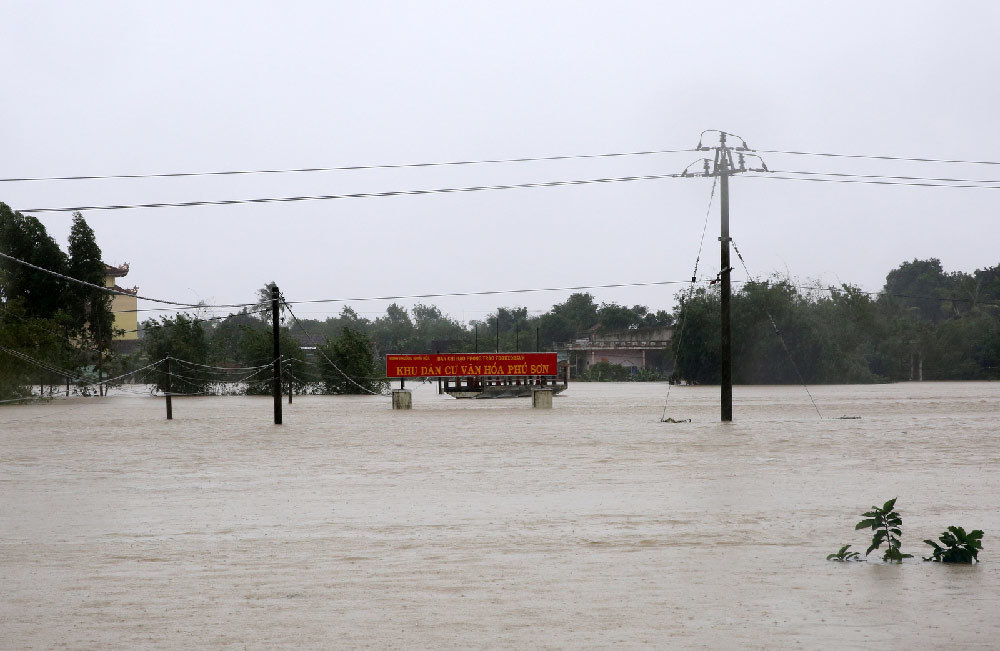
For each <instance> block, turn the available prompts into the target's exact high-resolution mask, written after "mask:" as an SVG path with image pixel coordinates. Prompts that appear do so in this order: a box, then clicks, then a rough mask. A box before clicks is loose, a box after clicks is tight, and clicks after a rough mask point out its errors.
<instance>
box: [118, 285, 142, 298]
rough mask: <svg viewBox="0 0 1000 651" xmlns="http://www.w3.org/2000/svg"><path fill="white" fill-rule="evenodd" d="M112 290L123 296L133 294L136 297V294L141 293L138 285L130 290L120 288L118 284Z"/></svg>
mask: <svg viewBox="0 0 1000 651" xmlns="http://www.w3.org/2000/svg"><path fill="white" fill-rule="evenodd" d="M112 289H114V290H115V291H116V292H121V293H122V294H131V295H132V296H135V295H136V294H138V293H139V286H138V285H136V286H135V287H133V288H132V289H129V288H128V287H119V286H118V283H115V286H114V287H113V288H112Z"/></svg>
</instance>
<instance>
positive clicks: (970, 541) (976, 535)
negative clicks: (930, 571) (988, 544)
mask: <svg viewBox="0 0 1000 651" xmlns="http://www.w3.org/2000/svg"><path fill="white" fill-rule="evenodd" d="M982 538H983V532H982V530H980V529H975V530H973V531H970V532H969V533H965V529H963V528H962V527H948V531H945V532H944V533H942V534H941V536H940V537H939V538H938V540H940V541H941V542H942V543H944V547H942V546H941V545H939V544H937V543H936V542H934V541H932V540H925V541H924V542H925V543H927V544H928V545H930V546H931V547H933V548H934V553H933V554H931V555H930V556H927V557H924V560H925V561H939V562H941V563H975V562H976V561H978V560H979V550H980V549H982V548H983V541H982Z"/></svg>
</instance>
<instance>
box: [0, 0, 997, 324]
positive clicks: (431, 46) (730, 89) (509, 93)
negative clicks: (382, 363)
mask: <svg viewBox="0 0 1000 651" xmlns="http://www.w3.org/2000/svg"><path fill="white" fill-rule="evenodd" d="M998 7H1000V5H998V4H997V3H996V2H954V3H944V4H942V3H939V2H921V1H914V0H911V1H908V2H871V1H870V0H869V1H867V2H836V3H831V2H823V3H819V2H751V3H748V2H715V3H693V2H653V1H649V2H616V3H606V2H600V3H599V2H540V1H537V0H536V1H534V2H512V1H509V0H508V1H505V2H361V3H358V2H283V3H274V2H214V3H213V2H170V3H160V4H151V3H135V2H89V3H77V2H61V3H60V2H45V3H39V2H33V1H28V2H17V1H14V0H4V1H3V2H2V4H0V26H2V27H0V29H2V38H0V72H2V74H0V79H2V80H3V84H4V91H5V92H4V101H3V102H0V151H2V155H0V177H3V178H7V177H25V176H63V175H80V174H87V175H105V174H143V173H161V172H178V171H219V170H234V169H260V168H300V167H314V166H316V167H331V166H344V165H368V164H387V163H412V162H430V161H449V160H469V159H484V158H489V159H493V158H510V157H536V156H556V155H564V154H597V153H609V152H627V151H636V150H651V149H684V148H691V147H694V145H695V144H696V143H697V141H698V136H699V133H700V132H701V131H702V130H704V129H724V130H726V131H729V132H731V133H736V134H739V135H740V136H742V137H743V138H745V139H746V140H747V142H748V143H749V144H750V146H751V147H754V148H759V149H772V150H805V151H813V152H834V153H850V154H856V153H860V154H888V155H897V156H906V157H934V158H957V159H972V160H1000V133H998V129H997V126H998V118H997V115H998V107H1000V91H998V85H997V81H996V80H997V79H1000V70H998V65H1000V55H998V54H1000V53H998V46H997V42H998V40H997V36H998V28H1000V9H998ZM699 156H700V155H699V154H696V153H690V152H689V153H681V154H664V155H653V156H639V157H627V158H617V159H596V160H593V159H591V160H572V161H549V162H535V163H518V164H502V165H474V166H467V167H437V168H424V169H419V168H418V169H403V170H370V171H341V172H320V173H310V174H281V175H254V176H235V177H218V176H216V177H197V178H179V179H169V178H168V179H142V180H91V181H61V182H31V183H24V182H22V183H0V201H3V202H5V203H7V204H9V205H11V206H12V207H13V208H14V209H27V208H38V207H64V206H78V205H105V204H129V203H148V202H156V201H169V202H176V201H192V200H203V199H246V198H257V197H283V196H292V195H302V194H342V193H356V192H381V191H391V190H412V189H424V188H440V187H462V186H474V185H487V184H490V185H492V184H503V183H526V182H544V181H554V180H571V179H588V178H598V177H609V176H624V175H632V174H667V173H673V172H679V171H680V170H682V169H683V168H684V167H685V166H686V165H687V164H688V163H690V162H691V161H693V160H695V159H697V158H698V157H699ZM764 158H765V160H766V161H767V164H768V166H769V167H770V168H771V169H779V170H806V171H840V172H852V173H861V174H889V175H912V176H928V177H949V178H967V179H997V178H1000V167H997V166H986V165H940V164H934V165H932V164H925V163H904V162H888V161H870V160H855V159H825V158H813V157H805V156H790V155H781V154H767V155H764ZM711 185H712V181H711V180H710V179H664V180H652V181H637V182H632V183H618V184H613V185H586V186H574V187H560V188H546V189H523V190H506V191H500V192H475V193H467V194H444V195H430V196H409V197H391V198H377V199H345V200H336V201H311V202H301V203H287V204H263V205H237V206H225V207H212V206H208V207H197V208H163V209H156V210H153V209H137V210H124V211H88V212H86V213H85V217H86V218H87V221H88V223H89V224H90V225H91V226H92V227H93V229H94V230H95V232H96V234H97V237H98V242H99V244H100V246H101V247H102V249H103V251H104V256H105V259H106V261H107V262H110V263H115V264H117V263H122V262H129V263H131V270H132V271H131V273H130V274H129V276H128V278H126V279H124V284H127V285H129V286H131V285H132V284H138V285H139V287H140V291H141V293H142V294H144V295H148V296H154V297H160V298H165V299H170V300H179V301H192V302H194V301H198V300H205V301H207V302H209V303H229V302H244V301H249V300H253V298H254V293H255V290H256V289H257V288H259V287H261V286H262V285H263V284H264V283H266V282H268V281H270V280H275V281H277V282H278V283H279V285H280V286H281V287H282V290H283V291H284V293H285V294H286V296H287V297H288V298H289V299H291V300H303V299H321V298H337V297H352V296H355V297H356V296H377V295H386V294H418V293H431V292H462V291H477V290H492V289H513V288H524V287H538V286H567V285H590V284H604V283H619V282H622V283H625V282H641V281H661V280H684V279H688V278H690V276H691V273H692V267H693V265H694V260H695V256H696V255H697V252H698V247H699V242H700V241H701V233H702V228H703V224H704V220H705V211H706V208H707V206H708V200H709V194H710V189H711ZM731 187H732V194H731V218H732V236H733V238H734V239H735V241H736V243H737V245H738V246H739V247H740V249H741V250H742V252H743V254H744V256H745V258H746V261H747V264H748V265H749V267H750V271H751V272H752V273H753V274H754V275H769V274H772V273H781V274H786V273H787V274H790V275H791V276H793V277H796V278H799V279H802V280H803V281H808V280H813V279H818V280H820V281H822V282H824V283H834V284H836V283H840V282H847V283H853V284H857V285H860V286H862V287H863V288H865V289H869V290H878V289H879V288H880V287H881V286H882V284H883V282H884V278H885V274H886V272H887V271H889V270H890V269H891V268H893V267H895V266H896V265H898V264H899V263H900V262H902V261H904V260H908V259H912V258H914V257H918V258H926V257H939V258H940V259H941V260H942V263H943V264H944V266H945V268H946V269H948V270H952V271H956V270H963V271H972V270H974V269H976V268H979V267H986V266H993V265H996V264H997V263H998V262H1000V253H998V251H1000V246H998V245H997V240H998V237H997V236H998V234H1000V226H998V224H997V219H996V218H997V209H996V207H997V205H998V200H1000V190H996V189H952V188H920V187H887V186H881V185H860V184H835V183H805V182H795V181H781V180H773V179H760V178H736V179H734V180H733V181H732V184H731ZM39 218H40V219H42V221H43V222H44V223H45V225H46V227H47V228H48V229H49V232H50V233H52V234H53V236H54V237H56V238H57V239H58V240H59V241H60V243H62V244H63V245H64V246H65V238H66V236H67V234H68V232H69V225H70V220H71V216H70V214H68V213H62V214H44V215H39ZM717 237H718V202H717V201H716V203H715V204H714V205H713V208H712V214H711V216H710V221H709V226H708V234H707V236H706V238H705V250H704V252H703V255H702V267H701V269H700V271H699V275H700V276H702V277H711V276H714V275H715V273H716V272H717V271H718V267H719V262H718V259H719V254H718V241H717ZM745 277H746V275H745V273H744V272H743V271H742V269H739V268H738V269H737V270H736V272H734V279H741V278H745ZM680 288H681V286H673V287H658V288H641V289H617V290H605V291H595V292H594V294H595V296H596V297H597V298H598V300H599V301H609V302H610V301H614V302H618V303H626V304H634V303H643V304H646V305H648V306H650V307H652V308H653V309H664V308H669V307H670V306H672V305H673V298H674V294H675V293H676V292H677V291H679V290H680ZM566 296H567V293H565V292H563V293H544V294H524V295H513V296H501V297H488V298H451V299H433V300H431V301H426V302H434V303H436V304H438V305H440V306H441V307H442V308H443V309H444V310H445V311H446V312H448V313H449V314H451V315H452V316H454V317H455V318H458V319H461V320H469V319H476V318H482V317H484V316H485V315H486V313H487V312H488V311H491V310H493V309H494V308H495V306H497V305H526V306H527V307H528V308H529V309H531V310H544V309H547V308H548V307H549V306H551V305H552V304H553V303H554V302H559V301H562V300H564V299H565V298H566ZM400 303H402V304H404V305H412V303H413V301H400ZM385 306H386V303H385V302H371V303H356V304H354V307H355V309H357V310H358V311H359V312H363V313H369V314H368V316H375V314H374V313H382V312H383V311H384V309H385ZM140 307H156V306H155V305H148V304H147V305H141V306H140ZM339 310H340V307H339V306H338V305H322V306H319V305H314V306H302V307H301V308H299V312H300V316H306V315H308V316H312V317H316V318H323V317H324V316H326V315H330V314H336V313H338V312H339Z"/></svg>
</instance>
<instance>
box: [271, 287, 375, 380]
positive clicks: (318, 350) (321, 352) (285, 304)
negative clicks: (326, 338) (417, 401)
mask: <svg viewBox="0 0 1000 651" xmlns="http://www.w3.org/2000/svg"><path fill="white" fill-rule="evenodd" d="M281 303H282V305H284V306H285V308H287V309H288V314H289V315H291V317H292V320H293V321H295V325H296V326H298V328H299V330H301V331H302V333H303V334H304V335H306V336H307V337H308V336H309V334H310V333H309V332H307V331H306V329H305V328H304V327H303V326H302V322H301V320H300V319H299V317H297V316H295V312H294V311H292V306H291V305H289V304H288V302H287V301H285V299H284V298H281ZM316 352H318V353H319V354H320V355H321V356H322V357H323V359H325V360H326V361H327V363H329V364H330V366H332V367H333V368H334V369H336V370H337V372H338V373H340V374H341V375H343V376H344V379H345V380H347V381H348V382H350V383H351V384H353V385H354V386H356V387H358V388H359V389H361V390H362V391H364V392H365V393H369V394H371V395H373V396H378V395H382V396H384V395H388V394H387V393H385V391H382V392H380V393H376V392H374V391H372V390H371V389H369V388H368V387H365V386H362V385H360V384H358V383H357V382H355V381H354V378H352V377H351V376H349V375H348V374H347V373H345V372H344V371H343V370H342V369H341V368H340V367H339V366H337V365H336V364H335V363H334V362H333V360H332V359H330V358H329V357H327V355H326V353H324V352H323V349H322V347H320V346H317V347H316Z"/></svg>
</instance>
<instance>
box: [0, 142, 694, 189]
mask: <svg viewBox="0 0 1000 651" xmlns="http://www.w3.org/2000/svg"><path fill="white" fill-rule="evenodd" d="M690 151H694V150H692V149H653V150H649V151H626V152H614V153H610V154H567V155H562V156H539V157H533V158H493V159H483V160H459V161H444V162H431V163H390V164H381V165H346V166H342V167H299V168H290V169H258V170H228V171H222V172H165V173H159V174H155V173H154V174H106V175H77V176H36V177H20V178H0V183H13V182H22V181H94V180H104V179H158V178H181V177H189V176H236V175H241V174H294V173H303V172H350V171H356V170H394V169H406V168H419V167H448V166H457V165H486V164H495V163H535V162H543V161H562V160H579V159H588V158H621V157H626V156H649V155H653V154H678V153H682V152H690Z"/></svg>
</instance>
